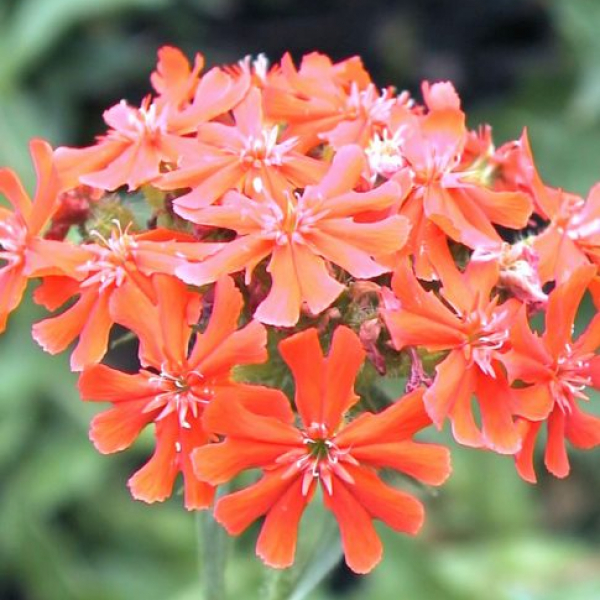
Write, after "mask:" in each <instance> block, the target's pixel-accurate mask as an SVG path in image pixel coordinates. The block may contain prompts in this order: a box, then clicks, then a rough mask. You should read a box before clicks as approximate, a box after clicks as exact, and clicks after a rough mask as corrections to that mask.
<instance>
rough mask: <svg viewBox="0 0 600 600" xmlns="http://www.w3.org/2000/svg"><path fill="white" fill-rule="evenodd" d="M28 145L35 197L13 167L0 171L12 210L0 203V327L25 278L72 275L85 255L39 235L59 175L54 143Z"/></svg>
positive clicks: (1, 187) (53, 204) (15, 303)
mask: <svg viewBox="0 0 600 600" xmlns="http://www.w3.org/2000/svg"><path fill="white" fill-rule="evenodd" d="M30 150H31V157H32V159H33V164H34V167H35V170H36V173H37V178H38V184H37V189H36V192H35V197H34V199H33V201H32V200H31V198H30V197H29V195H28V194H27V192H26V191H25V189H24V188H23V186H22V185H21V182H20V181H19V179H18V177H17V176H16V174H15V173H14V172H13V171H12V170H10V169H1V170H0V192H1V193H3V194H4V195H5V196H6V198H7V199H8V201H9V202H10V203H11V205H12V207H13V209H14V212H12V211H10V210H8V209H7V208H4V207H2V206H0V261H5V264H3V265H2V266H0V332H2V331H4V329H5V328H6V321H7V319H8V315H9V314H10V313H11V312H12V311H13V310H14V309H15V308H16V307H17V306H18V305H19V303H20V302H21V298H22V297H23V293H24V291H25V287H26V285H27V280H28V279H29V278H32V277H42V276H49V275H68V276H71V277H76V276H77V267H78V266H79V264H81V261H82V259H83V258H84V257H85V252H82V251H81V250H80V249H79V248H77V247H76V246H73V245H71V244H67V243H63V242H58V241H55V240H45V239H43V237H42V234H43V230H44V228H45V227H46V226H47V225H48V224H49V222H50V219H51V218H52V215H53V214H54V212H55V211H56V209H57V208H58V192H59V189H58V179H57V173H56V169H55V166H54V163H53V160H52V148H51V147H50V146H49V145H48V144H47V143H46V142H44V141H43V140H32V142H31V144H30Z"/></svg>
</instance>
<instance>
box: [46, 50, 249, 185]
mask: <svg viewBox="0 0 600 600" xmlns="http://www.w3.org/2000/svg"><path fill="white" fill-rule="evenodd" d="M203 63H204V61H203V59H202V57H201V56H200V55H197V56H196V61H195V65H194V68H193V69H190V66H189V63H188V61H187V59H186V58H185V56H183V54H182V53H181V52H180V51H179V50H177V49H176V48H170V47H165V48H161V50H160V51H159V62H158V66H157V70H156V71H155V72H154V73H153V74H152V77H151V79H152V83H153V85H154V87H155V89H156V90H157V91H158V92H159V96H158V98H155V99H154V100H153V99H152V98H151V96H147V97H146V98H145V99H144V100H143V102H142V104H141V106H140V107H139V108H135V107H133V106H129V105H128V104H127V103H126V102H125V101H121V102H120V103H119V104H116V105H115V106H113V107H111V108H109V109H108V110H107V111H105V112H104V120H105V121H106V123H107V125H109V127H110V129H109V130H108V133H107V134H106V135H104V136H102V137H100V138H99V140H98V143H97V144H95V145H94V146H90V147H88V148H66V147H62V148H58V149H57V150H56V160H57V165H58V169H59V173H60V176H61V181H62V187H63V189H69V188H72V187H75V186H77V185H78V184H79V183H84V184H87V185H90V186H92V187H97V188H101V189H104V190H114V189H116V188H118V187H120V186H122V185H127V186H128V188H129V189H130V190H134V189H137V188H139V187H140V186H142V185H143V184H145V183H148V182H151V181H154V180H155V179H156V178H157V177H158V176H159V175H160V173H161V165H162V164H163V163H169V164H176V163H177V162H178V160H179V157H180V156H181V154H182V152H183V151H184V150H185V149H186V148H187V147H188V146H192V147H193V146H194V145H195V142H194V140H193V139H190V138H186V137H184V136H185V135H186V134H189V133H191V132H194V131H195V130H196V128H197V127H198V125H200V123H203V122H206V121H209V120H211V119H213V118H215V117H217V116H219V115H222V114H225V113H227V112H228V111H229V110H230V109H231V108H232V107H233V106H235V105H236V104H237V103H238V102H239V101H240V100H241V99H242V98H243V97H244V95H245V94H246V92H247V90H248V86H249V85H250V78H249V76H248V75H247V74H244V73H241V74H240V76H239V77H237V78H233V77H231V76H230V75H228V74H226V73H225V72H224V71H222V70H221V69H218V68H214V69H211V70H210V71H209V72H208V73H206V74H205V75H204V76H203V77H202V78H200V76H199V72H200V70H201V69H202V66H203Z"/></svg>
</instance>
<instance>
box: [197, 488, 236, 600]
mask: <svg viewBox="0 0 600 600" xmlns="http://www.w3.org/2000/svg"><path fill="white" fill-rule="evenodd" d="M224 493H225V490H223V489H222V488H219V491H218V496H221V495H223V494H224ZM215 500H216V498H215ZM197 524H198V542H199V558H200V575H201V581H202V589H203V592H204V593H203V598H204V600H225V598H226V597H227V596H226V594H225V567H226V564H227V555H228V545H229V544H228V536H227V533H226V531H225V530H224V529H223V528H222V527H221V526H220V525H219V524H218V523H217V521H216V520H215V518H214V516H213V512H212V511H211V510H204V511H201V512H198V513H197Z"/></svg>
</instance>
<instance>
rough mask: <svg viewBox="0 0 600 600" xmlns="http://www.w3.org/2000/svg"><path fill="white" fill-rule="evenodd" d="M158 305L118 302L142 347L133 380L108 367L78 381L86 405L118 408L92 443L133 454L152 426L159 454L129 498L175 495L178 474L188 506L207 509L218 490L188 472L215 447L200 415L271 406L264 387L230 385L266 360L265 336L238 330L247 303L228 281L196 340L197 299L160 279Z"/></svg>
mask: <svg viewBox="0 0 600 600" xmlns="http://www.w3.org/2000/svg"><path fill="white" fill-rule="evenodd" d="M155 284H156V288H157V305H153V304H152V303H151V302H150V301H149V300H148V299H147V298H146V297H145V296H143V295H142V294H139V297H138V298H136V302H135V303H134V304H132V303H130V302H129V299H128V298H125V297H123V296H118V297H115V298H114V303H115V304H116V309H117V310H118V311H119V313H120V315H121V319H120V320H121V322H122V323H123V324H124V325H126V326H127V327H128V328H130V329H131V330H132V331H133V332H134V333H135V334H136V335H137V336H138V337H139V340H140V361H141V363H142V366H143V367H144V368H143V369H141V370H140V372H139V373H136V374H128V373H123V372H121V371H118V370H116V369H112V368H110V367H107V366H104V365H93V366H91V367H88V368H86V369H85V370H84V371H83V373H82V374H81V377H80V380H79V391H80V393H81V396H82V398H83V399H84V400H94V401H101V402H111V403H112V404H113V408H111V409H109V410H108V411H106V412H103V413H101V414H99V415H98V416H96V417H95V418H94V420H93V421H92V425H91V430H90V437H91V439H92V441H93V442H94V445H95V446H96V448H97V449H98V450H99V451H100V452H102V453H112V452H118V451H120V450H123V449H125V448H127V447H129V446H130V445H131V444H132V443H133V441H134V440H135V439H136V438H137V436H138V434H139V433H140V431H141V430H142V429H143V428H144V427H145V426H146V425H148V424H149V423H154V424H155V428H156V429H155V431H156V450H155V452H154V455H153V456H152V458H151V459H150V460H149V461H148V463H146V465H145V466H143V467H142V468H141V469H140V470H139V471H137V472H136V473H135V474H134V475H133V477H131V479H130V480H129V487H130V489H131V493H132V495H133V496H134V497H135V498H137V499H139V500H144V501H145V502H156V501H162V500H165V499H166V498H167V497H168V496H170V495H171V491H172V488H173V484H174V481H175V478H176V476H177V474H178V473H180V472H181V473H183V478H184V484H185V492H184V494H185V506H186V508H188V509H199V508H206V507H207V506H209V504H210V502H211V501H212V496H213V486H211V485H209V484H206V483H203V482H201V481H199V480H198V479H197V478H196V477H195V475H194V473H193V471H192V468H191V462H190V453H191V452H192V450H193V449H194V448H197V447H198V446H201V445H202V444H205V443H207V442H208V441H209V439H210V434H209V432H208V431H207V430H206V429H205V428H204V427H203V425H202V420H201V417H202V413H203V412H204V409H205V407H206V406H207V405H209V404H210V403H211V402H213V401H214V400H217V399H218V400H219V401H220V400H223V401H224V402H225V403H227V402H228V401H230V400H232V399H233V398H237V399H238V400H239V398H242V399H243V403H242V404H244V403H245V404H247V405H249V406H251V407H252V408H253V410H260V406H261V404H265V405H267V404H268V403H269V401H270V396H271V395H272V392H271V391H270V390H268V389H265V388H262V387H260V386H254V387H253V386H247V385H242V384H237V383H234V382H232V381H231V379H230V375H231V369H232V368H233V366H234V365H237V364H252V363H258V362H263V361H264V360H266V358H267V351H266V349H265V344H266V331H265V329H264V327H263V326H262V325H260V324H259V323H257V322H256V321H252V322H250V323H249V324H248V325H246V326H245V327H244V328H243V329H240V330H237V321H238V318H239V315H240V312H241V310H242V296H241V294H240V293H239V292H238V291H237V290H236V288H235V285H234V284H233V281H232V280H231V279H229V278H224V279H222V280H220V281H219V283H218V284H217V287H216V292H215V300H214V307H213V311H212V315H211V318H210V321H209V324H208V326H207V328H206V330H205V331H204V333H202V334H196V335H195V336H194V337H195V339H194V341H193V344H192V346H191V350H190V351H189V353H188V345H189V342H190V339H191V338H192V329H191V328H190V326H189V323H196V322H197V320H198V317H199V314H200V309H201V304H200V302H199V300H200V297H199V296H198V295H197V294H192V293H189V292H187V291H186V290H185V286H184V285H183V284H181V282H179V281H177V280H176V279H173V278H170V277H166V276H158V277H157V278H155Z"/></svg>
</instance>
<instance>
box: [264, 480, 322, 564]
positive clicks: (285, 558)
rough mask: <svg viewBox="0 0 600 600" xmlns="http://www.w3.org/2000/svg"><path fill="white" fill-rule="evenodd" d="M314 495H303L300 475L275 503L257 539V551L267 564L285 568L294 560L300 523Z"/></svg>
mask: <svg viewBox="0 0 600 600" xmlns="http://www.w3.org/2000/svg"><path fill="white" fill-rule="evenodd" d="M310 496H311V494H307V495H306V496H305V495H303V494H302V477H297V478H296V479H295V480H294V481H293V483H292V484H291V485H290V486H289V487H288V488H287V489H286V490H285V492H284V493H283V494H281V496H280V497H279V498H278V499H277V501H276V502H275V503H274V504H273V505H272V506H271V508H270V509H269V512H267V516H266V518H265V521H264V523H263V526H262V528H261V530H260V535H259V536H258V541H257V542H256V554H258V556H260V557H261V558H262V560H263V561H264V563H265V564H267V565H269V566H270V567H274V568H276V569H284V568H286V567H289V566H291V565H292V564H293V562H294V555H295V553H296V540H297V538H298V526H299V524H300V519H301V517H302V513H303V512H304V509H305V508H306V505H307V504H308V502H309V501H310Z"/></svg>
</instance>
